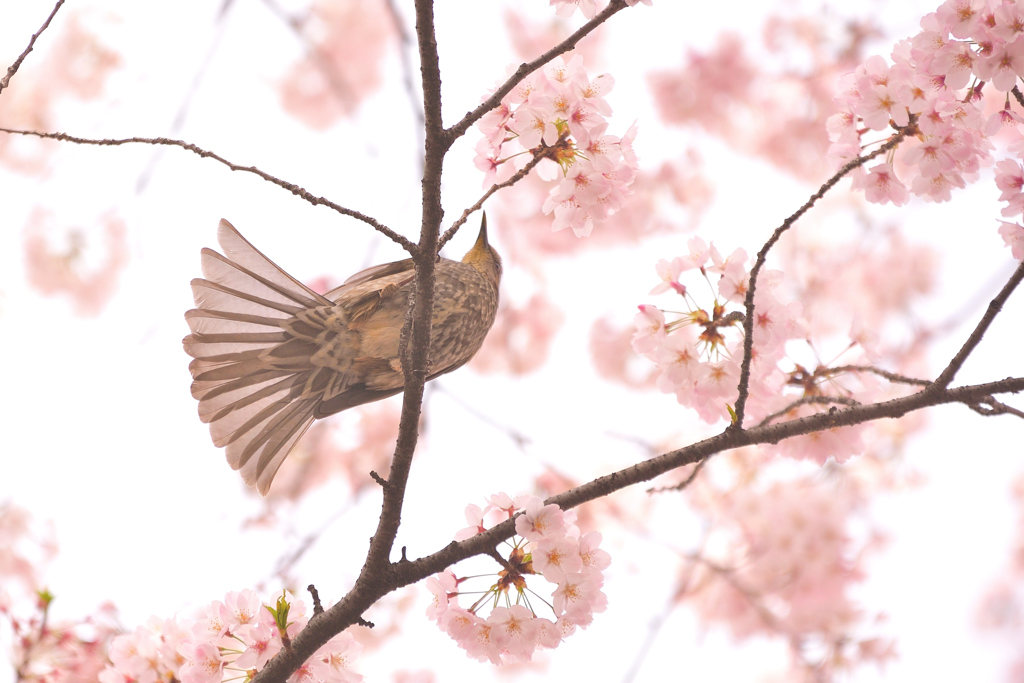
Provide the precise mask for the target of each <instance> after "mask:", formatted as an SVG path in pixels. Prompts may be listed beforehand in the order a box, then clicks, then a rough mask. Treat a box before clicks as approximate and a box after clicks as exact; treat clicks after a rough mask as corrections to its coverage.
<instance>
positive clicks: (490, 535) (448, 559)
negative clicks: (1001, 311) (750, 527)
mask: <svg viewBox="0 0 1024 683" xmlns="http://www.w3.org/2000/svg"><path fill="white" fill-rule="evenodd" d="M1019 392H1024V377H1011V378H1007V379H1004V380H1000V381H998V382H989V383H986V384H978V385H969V386H963V387H957V388H954V389H947V388H942V387H934V386H933V387H929V388H928V389H925V390H922V391H919V392H917V393H915V394H911V395H910V396H904V397H901V398H896V399H892V400H889V401H884V402H881V403H871V404H866V405H858V406H851V407H849V408H846V409H843V410H836V411H833V412H828V413H820V414H817V415H810V416H808V417H802V418H799V419H796V420H790V421H788V422H782V423H778V424H772V425H766V426H763V427H753V428H751V429H734V428H733V427H732V425H730V426H729V427H728V428H726V429H725V430H724V431H723V432H721V433H720V434H717V435H715V436H712V437H709V438H707V439H704V440H703V441H699V442H697V443H695V444H692V445H690V446H686V447H685V448H680V449H677V450H674V451H670V452H668V453H664V454H662V455H659V456H657V457H655V458H651V459H649V460H644V461H641V462H639V463H637V464H635V465H632V466H630V467H627V468H625V469H622V470H619V471H618V472H612V473H611V474H607V475H604V476H602V477H598V478H597V479H594V480H593V481H590V482H588V483H586V484H582V485H580V486H577V487H576V488H574V489H570V490H569V491H566V492H564V493H560V494H558V495H557V496H552V497H551V498H548V499H547V500H546V501H545V504H551V503H554V504H556V505H558V506H559V507H561V508H562V509H563V510H568V509H570V508H573V507H576V506H578V505H581V504H583V503H586V502H589V501H592V500H596V499H598V498H602V497H605V496H607V495H609V494H611V493H613V492H615V491H619V490H621V489H624V488H626V487H628V486H633V485H635V484H639V483H641V482H645V481H650V480H651V479H654V478H655V477H658V476H660V475H662V474H665V473H666V472H670V471H672V470H674V469H677V468H679V467H683V466H685V465H690V464H693V463H699V462H702V461H703V460H705V459H707V458H708V457H709V456H711V455H714V454H716V453H721V452H723V451H727V450H732V449H735V448H740V447H742V446H751V445H757V444H765V443H772V444H774V443H778V442H779V441H781V440H783V439H788V438H792V437H795V436H802V435H804V434H811V433H814V432H818V431H822V430H826V429H834V428H836V427H846V426H851V425H856V424H863V423H866V422H872V421H874V420H878V419H882V418H892V419H895V418H899V417H902V416H904V415H906V414H907V413H911V412H914V411H917V410H921V409H922V408H928V407H933V406H939V405H945V404H950V403H963V404H964V405H967V406H972V405H974V404H977V403H979V402H980V401H982V400H984V399H986V398H988V397H991V396H993V395H996V394H1003V393H1019ZM514 533H515V519H514V518H513V519H509V520H506V521H504V522H502V523H501V524H498V525H497V526H494V527H492V528H490V529H488V530H487V531H485V532H483V533H481V534H477V535H476V536H473V537H472V538H469V539H466V540H465V541H460V542H452V543H449V544H448V545H447V546H445V547H444V548H443V549H441V550H439V551H437V552H435V553H433V554H431V555H427V556H425V557H421V558H419V559H416V560H411V561H408V562H400V563H390V564H389V565H388V566H385V567H381V568H379V571H378V572H377V573H375V574H373V575H372V576H370V577H364V576H363V575H361V576H360V578H359V580H357V581H356V585H355V587H354V588H353V589H352V591H351V592H350V593H349V594H348V595H346V596H345V597H344V598H342V600H341V601H340V602H338V603H337V604H336V605H334V606H333V607H331V608H330V609H328V610H327V611H325V612H324V613H323V614H322V615H318V616H316V615H315V616H314V617H313V618H311V619H310V621H309V624H308V625H307V626H306V628H305V629H303V630H302V631H301V632H300V633H298V634H297V635H296V636H295V638H294V639H293V640H292V648H291V650H288V651H282V652H281V653H280V654H279V655H277V657H275V658H274V659H273V660H271V662H270V663H269V664H268V665H267V667H266V668H265V669H263V670H262V671H261V672H260V673H259V674H257V676H256V678H255V679H254V683H271V682H273V683H284V681H285V679H286V678H287V677H288V676H289V675H291V673H292V672H294V671H295V670H296V669H297V668H298V667H299V666H300V665H301V664H302V662H304V661H305V660H306V659H307V658H308V657H309V656H311V655H312V654H313V653H314V652H315V651H316V649H317V648H319V647H320V646H321V645H323V644H324V643H326V642H327V641H328V640H330V639H331V638H332V637H333V636H334V635H336V634H337V633H340V632H341V631H342V630H344V629H345V628H347V627H348V626H351V625H352V624H354V623H357V620H358V619H359V618H360V616H361V615H362V613H363V612H364V611H365V610H366V609H367V608H369V607H370V606H371V605H372V604H373V603H374V602H376V601H377V600H379V599H380V598H381V597H383V596H384V595H387V594H388V593H390V592H391V591H394V590H397V589H398V588H401V587H403V586H408V585H410V584H413V583H416V582H418V581H421V580H423V579H425V578H427V577H428V576H431V575H432V574H436V573H437V572H440V571H444V569H445V568H446V567H449V566H451V565H452V564H455V563H456V562H460V561H462V560H465V559H467V558H469V557H473V556H476V555H486V554H488V553H489V552H490V551H491V549H493V548H494V547H496V546H497V545H498V544H499V543H501V542H502V541H504V540H506V539H508V538H511V537H512V535H513V534H514ZM364 573H365V570H364Z"/></svg>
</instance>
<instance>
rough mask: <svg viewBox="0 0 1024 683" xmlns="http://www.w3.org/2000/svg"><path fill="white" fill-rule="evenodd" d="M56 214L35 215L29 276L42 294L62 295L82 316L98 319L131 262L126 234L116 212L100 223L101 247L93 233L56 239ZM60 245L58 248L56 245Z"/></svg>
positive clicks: (28, 238) (76, 231) (75, 231)
mask: <svg viewBox="0 0 1024 683" xmlns="http://www.w3.org/2000/svg"><path fill="white" fill-rule="evenodd" d="M54 222H55V221H54V219H53V217H52V214H51V213H50V212H49V211H47V210H45V209H41V208H38V207H37V208H36V209H35V210H33V212H32V214H31V216H30V217H29V225H28V228H27V230H26V235H25V242H24V249H25V276H26V278H27V279H28V282H29V284H30V285H32V286H33V287H34V288H35V289H37V290H38V291H39V292H41V293H42V294H45V295H47V296H53V295H55V294H64V295H66V296H68V297H69V298H70V299H71V301H72V304H73V306H74V311H75V313H76V314H78V315H81V316H94V315H98V314H99V313H100V312H101V311H102V310H103V307H104V306H106V304H107V302H108V301H109V300H110V299H111V297H113V296H114V292H115V291H116V290H117V281H118V278H119V276H120V273H121V270H122V269H123V268H124V267H125V265H126V264H127V263H128V244H127V234H126V233H127V231H126V228H125V224H124V221H123V220H122V219H121V218H120V217H119V216H117V215H116V214H114V213H108V214H107V215H105V216H103V217H102V218H101V219H100V224H101V227H102V232H103V237H102V243H100V238H99V236H98V235H96V233H97V231H98V227H100V226H97V228H94V229H91V230H89V229H85V230H83V229H80V228H70V229H65V230H63V234H62V235H60V237H57V238H56V240H55V239H54V237H53V234H54V232H57V228H55V226H54ZM54 242H56V244H54Z"/></svg>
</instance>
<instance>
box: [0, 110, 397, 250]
mask: <svg viewBox="0 0 1024 683" xmlns="http://www.w3.org/2000/svg"><path fill="white" fill-rule="evenodd" d="M0 133H10V134H11V135H27V136H30V137H37V138H43V139H46V140H61V141H63V142H73V143H75V144H78V145H99V146H104V147H116V146H118V145H128V144H142V145H165V146H169V147H180V148H182V149H185V150H188V151H189V152H193V153H195V154H198V155H199V156H201V157H203V158H204V159H213V160H214V161H218V162H220V163H222V164H224V165H225V166H227V167H228V168H229V169H231V170H232V171H242V172H245V173H252V174H254V175H257V176H259V177H260V178H263V179H264V180H266V181H267V182H268V183H272V184H274V185H277V186H278V187H281V188H284V189H285V190H288V191H289V192H291V193H292V194H293V195H295V196H297V197H299V198H301V199H305V200H306V201H307V202H309V203H310V204H312V205H313V206H326V207H329V208H331V209H334V210H335V211H337V212H338V213H340V214H342V215H344V216H350V217H352V218H355V219H356V220H360V221H362V222H363V223H366V224H367V225H369V226H371V227H372V228H373V229H374V230H376V231H377V232H380V233H382V234H384V235H386V236H387V237H388V238H390V239H391V240H392V241H393V242H396V243H397V244H400V245H401V246H402V247H404V248H405V250H406V251H409V252H411V251H412V249H414V248H415V246H416V245H415V244H413V243H412V242H411V241H410V240H408V239H407V238H405V237H403V236H402V235H399V234H398V233H397V232H395V231H394V230H392V229H391V228H389V227H387V226H386V225H384V224H383V223H381V222H379V221H378V220H376V219H375V218H371V217H369V216H367V215H366V214H363V213H360V212H359V211H354V210H352V209H346V208H345V207H344V206H341V205H340V204H335V203H334V202H332V201H331V200H329V199H325V198H324V197H317V196H316V195H314V194H313V193H311V192H309V191H308V190H306V189H305V188H302V187H299V186H298V185H295V184H293V183H289V182H287V181H284V180H281V179H280V178H277V177H275V176H272V175H270V174H269V173H266V172H264V171H261V170H260V169H258V168H256V167H255V166H241V165H239V164H236V163H233V162H231V161H228V160H227V159H225V158H224V157H222V156H220V155H219V154H216V153H215V152H211V151H209V150H205V149H203V148H201V147H197V146H196V145H193V144H192V143H191V142H185V141H184V140H172V139H170V138H137V137H136V138H118V139H93V138H80V137H76V136H74V135H68V134H67V133H40V132H39V131H34V130H14V129H11V128H0Z"/></svg>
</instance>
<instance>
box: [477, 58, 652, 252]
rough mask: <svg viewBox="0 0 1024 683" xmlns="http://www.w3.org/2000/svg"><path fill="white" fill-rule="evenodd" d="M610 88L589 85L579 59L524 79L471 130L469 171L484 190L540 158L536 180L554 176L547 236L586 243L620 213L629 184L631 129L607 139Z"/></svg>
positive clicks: (610, 82)
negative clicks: (565, 234) (475, 135)
mask: <svg viewBox="0 0 1024 683" xmlns="http://www.w3.org/2000/svg"><path fill="white" fill-rule="evenodd" d="M614 83H615V81H614V79H613V78H612V77H611V76H610V75H608V74H602V75H600V76H597V77H596V78H590V76H589V75H588V74H587V71H586V69H585V68H584V66H583V58H582V57H580V56H579V55H576V56H575V57H573V58H572V59H571V60H570V61H569V63H568V64H566V63H564V62H563V60H562V58H561V57H559V58H556V59H555V60H554V61H552V62H551V63H550V64H548V65H547V66H545V67H544V68H543V69H540V70H538V71H535V72H534V73H532V74H530V75H529V76H527V77H526V78H525V79H524V80H523V81H522V82H520V83H519V85H517V86H516V87H515V88H514V89H513V90H512V91H511V92H510V93H509V94H507V95H506V96H505V97H504V98H503V99H502V100H501V104H500V105H499V106H498V107H496V108H494V109H492V110H491V111H490V112H488V113H487V114H485V115H484V116H483V117H482V118H481V119H480V121H479V122H478V123H477V128H478V129H479V130H480V132H481V133H482V134H483V139H481V140H480V142H479V143H478V144H477V146H476V152H477V154H476V158H475V159H474V163H475V164H476V166H477V168H479V169H480V170H482V171H484V183H483V184H484V187H489V186H490V185H491V184H493V183H502V182H505V181H507V180H508V179H510V178H511V177H512V176H513V175H515V173H516V171H517V170H519V169H522V168H523V167H524V166H526V164H527V163H528V162H529V161H530V160H531V159H534V158H540V159H541V161H540V164H539V166H538V169H537V172H538V173H539V174H540V175H541V176H542V177H543V178H545V179H546V180H555V179H556V178H558V177H559V175H560V176H561V177H560V179H559V180H558V184H557V185H556V186H555V187H553V188H551V190H550V191H549V193H548V196H547V199H546V200H545V202H544V206H543V211H544V213H545V214H551V213H554V217H555V218H554V223H553V224H552V229H553V230H563V229H565V228H572V230H573V232H574V233H575V234H576V235H577V236H580V237H585V236H587V235H589V234H590V232H591V231H592V230H593V227H594V223H595V221H601V220H604V219H606V218H608V217H609V216H611V215H612V214H614V213H615V212H616V211H618V210H619V209H621V208H622V207H623V205H624V204H625V198H626V196H627V195H628V194H629V193H630V189H629V187H630V185H632V183H633V179H634V178H635V177H636V170H637V159H636V155H635V154H634V152H633V139H634V137H635V136H636V130H637V129H636V124H634V125H633V126H631V127H630V128H629V129H628V130H627V131H626V134H625V135H623V136H622V137H621V138H620V137H616V136H614V135H608V134H607V130H608V121H607V119H606V118H605V117H607V116H608V115H609V114H611V111H612V110H611V106H609V104H608V102H607V101H606V100H605V95H607V94H608V92H609V91H610V90H611V89H612V87H613V86H614Z"/></svg>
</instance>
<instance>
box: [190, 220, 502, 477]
mask: <svg viewBox="0 0 1024 683" xmlns="http://www.w3.org/2000/svg"><path fill="white" fill-rule="evenodd" d="M217 238H218V242H219V243H220V246H221V249H222V250H223V251H224V254H223V255H221V254H219V253H217V252H216V251H214V250H212V249H206V248H204V249H203V250H202V252H201V262H202V273H203V277H202V278H196V279H194V280H192V293H193V296H194V298H195V305H196V307H195V308H194V309H192V310H190V311H188V312H186V313H185V320H186V321H187V322H188V326H189V329H190V330H191V334H189V335H188V336H186V337H185V338H184V339H183V340H182V343H183V345H184V347H185V352H186V353H187V354H188V355H189V356H191V357H192V358H193V360H192V362H191V363H190V364H189V371H190V372H191V374H192V396H193V397H194V398H196V399H198V400H199V419H200V420H202V421H203V422H205V423H208V424H209V425H210V435H211V436H212V437H213V443H214V445H215V446H217V447H225V448H226V455H227V460H228V464H230V465H231V467H232V468H233V469H235V470H240V473H241V475H242V478H243V479H244V480H245V483H246V484H247V485H249V486H255V488H256V489H257V490H258V491H259V493H260V495H263V496H265V495H267V492H268V491H269V490H270V484H271V482H272V480H273V478H274V475H275V474H276V473H277V470H278V468H279V467H280V466H281V464H282V463H283V462H284V460H285V458H286V457H287V456H288V453H289V451H291V449H292V448H293V447H294V446H295V444H296V442H297V441H298V440H299V438H300V437H301V436H302V434H303V433H304V432H305V431H306V429H308V428H309V426H310V425H311V424H312V423H313V421H314V420H317V419H320V418H324V417H327V416H328V415H333V414H335V413H339V412H341V411H343V410H347V409H349V408H352V407H354V406H358V405H362V404H364V403H370V402H372V401H379V400H381V399H384V398H387V397H389V396H394V395H395V394H398V393H400V392H401V391H402V390H403V389H404V385H405V376H404V374H403V372H402V364H401V360H400V358H399V337H400V335H401V331H402V326H403V325H404V323H405V318H406V311H407V310H408V307H409V300H410V296H411V295H412V293H413V287H414V282H413V278H414V277H415V272H414V267H413V262H412V259H411V258H409V259H404V260H402V261H395V262H393V263H385V264H381V265H377V266H373V267H371V268H368V269H366V270H363V271H360V272H359V273H356V274H355V275H353V276H352V277H350V278H349V279H348V280H346V281H345V283H344V284H342V285H341V286H340V287H337V288H335V289H333V290H331V291H329V292H327V293H325V294H323V295H320V294H317V293H316V292H314V291H313V290H312V289H310V288H309V287H306V286H305V285H303V284H302V283H300V282H299V281H298V280H296V279H295V278H293V277H292V276H290V275H289V274H288V273H286V272H285V271H284V270H282V269H281V268H280V267H278V266H277V265H276V264H275V263H274V262H273V261H271V260H270V259H269V258H267V257H266V256H264V255H263V254H262V253H261V252H260V251H259V250H257V249H256V247H254V246H253V245H252V244H250V243H249V242H248V241H247V240H246V239H245V238H244V237H242V235H241V233H239V232H238V230H236V229H235V228H234V226H232V225H231V223H229V222H228V221H226V220H221V222H220V225H219V227H218V230H217ZM435 268H436V270H435V273H436V280H435V286H434V287H435V289H434V308H433V316H432V326H431V333H430V349H429V351H428V367H427V380H431V379H434V378H436V377H438V376H440V375H443V374H445V373H447V372H451V371H452V370H455V369H457V368H459V367H461V366H463V365H465V364H466V363H467V362H469V360H470V359H471V358H472V357H473V356H474V355H475V354H476V352H477V351H478V350H479V349H480V347H481V345H482V344H483V342H484V338H485V337H486V336H487V332H488V331H489V330H490V328H491V325H493V323H494V318H495V315H496V313H497V310H498V286H499V283H500V282H501V273H502V266H501V257H500V256H499V255H498V252H497V251H496V250H495V249H494V247H492V246H491V245H490V244H489V243H488V240H487V217H486V215H485V216H484V218H483V220H482V222H481V226H480V233H479V236H478V237H477V239H476V242H475V243H474V245H473V247H472V248H471V249H470V250H469V251H468V252H467V253H466V255H465V256H464V257H463V259H462V260H461V261H453V260H450V259H445V258H442V259H439V261H438V262H437V264H436V266H435Z"/></svg>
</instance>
